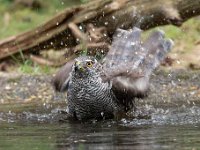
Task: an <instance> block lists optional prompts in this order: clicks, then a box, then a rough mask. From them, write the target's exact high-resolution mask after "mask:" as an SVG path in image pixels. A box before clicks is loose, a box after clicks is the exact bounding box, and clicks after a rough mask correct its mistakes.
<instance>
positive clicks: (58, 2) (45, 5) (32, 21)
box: [0, 0, 80, 39]
mask: <svg viewBox="0 0 200 150" xmlns="http://www.w3.org/2000/svg"><path fill="white" fill-rule="evenodd" d="M37 1H38V2H39V4H40V5H41V7H39V8H37V7H36V8H32V7H27V6H24V4H22V3H16V2H15V1H14V0H0V4H1V5H0V14H1V17H0V24H1V28H0V39H3V38H5V37H8V36H12V35H16V34H18V33H21V32H24V31H27V30H29V29H32V28H34V27H36V26H38V25H41V24H42V23H44V22H45V21H47V20H48V19H50V18H51V17H52V16H54V15H55V14H57V13H58V12H60V11H61V10H63V9H65V8H66V7H70V6H72V5H75V4H79V3H80V1H79V0H48V1H43V0H37Z"/></svg>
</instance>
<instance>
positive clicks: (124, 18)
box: [0, 0, 200, 59]
mask: <svg viewBox="0 0 200 150" xmlns="http://www.w3.org/2000/svg"><path fill="white" fill-rule="evenodd" d="M199 14H200V0H168V1H163V0H148V1H146V0H96V1H91V2H89V3H87V4H85V5H80V6H76V7H73V8H67V9H66V10H64V11H63V12H61V13H59V14H57V15H56V16H54V17H53V18H52V19H51V20H49V21H47V22H46V23H44V24H43V25H40V26H38V27H37V28H35V29H33V30H30V31H28V32H25V33H22V34H19V35H16V36H12V37H9V38H7V39H5V40H1V41H0V59H3V58H6V57H8V56H10V55H13V54H16V53H18V52H28V53H32V52H37V51H38V50H43V49H63V48H67V49H69V51H70V48H71V47H76V46H77V45H80V44H81V43H83V44H85V46H86V47H87V45H88V43H89V42H90V39H92V38H91V36H88V35H87V33H86V32H89V31H87V27H88V25H91V24H92V25H93V26H94V27H95V28H102V27H103V28H105V30H106V33H107V34H106V35H105V36H108V37H111V36H112V34H113V33H114V31H115V30H116V28H118V27H120V28H123V29H128V28H131V27H132V26H139V27H140V28H142V29H149V28H152V27H155V26H158V25H166V24H173V25H176V26H180V25H181V24H182V23H183V22H184V21H186V20H188V19H189V18H191V17H194V16H197V15H199ZM93 37H95V36H93ZM100 42H102V41H100ZM90 43H91V42H90ZM95 43H97V42H95ZM74 52H75V51H73V49H72V52H68V54H69V55H68V57H70V55H73V54H74Z"/></svg>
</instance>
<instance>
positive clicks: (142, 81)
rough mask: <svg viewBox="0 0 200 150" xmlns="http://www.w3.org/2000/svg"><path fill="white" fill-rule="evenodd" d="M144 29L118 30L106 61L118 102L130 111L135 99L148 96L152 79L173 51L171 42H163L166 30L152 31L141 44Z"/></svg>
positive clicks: (105, 69)
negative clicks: (152, 75)
mask: <svg viewBox="0 0 200 150" xmlns="http://www.w3.org/2000/svg"><path fill="white" fill-rule="evenodd" d="M140 33H141V30H140V29H138V28H136V27H134V28H133V30H132V31H124V30H121V29H120V30H118V31H117V34H115V36H114V38H113V39H114V41H113V44H112V46H111V50H110V51H109V53H108V55H107V56H106V57H105V60H104V65H103V66H104V72H105V74H106V75H105V76H107V77H106V80H111V81H112V89H113V92H114V94H115V95H116V97H117V99H118V100H119V103H120V104H122V105H123V106H124V109H125V110H126V111H127V110H129V109H131V108H132V107H133V101H132V100H133V99H134V97H143V96H145V95H146V94H147V91H148V87H149V77H150V75H151V73H152V71H153V70H154V69H155V68H156V67H157V66H158V65H159V64H160V62H161V61H162V60H163V59H164V57H165V55H166V54H167V53H168V51H169V50H170V49H171V45H172V42H171V40H169V39H167V40H165V39H164V32H163V31H155V32H153V33H152V34H151V35H150V36H149V38H148V39H147V40H146V41H145V42H144V43H142V42H141V38H140Z"/></svg>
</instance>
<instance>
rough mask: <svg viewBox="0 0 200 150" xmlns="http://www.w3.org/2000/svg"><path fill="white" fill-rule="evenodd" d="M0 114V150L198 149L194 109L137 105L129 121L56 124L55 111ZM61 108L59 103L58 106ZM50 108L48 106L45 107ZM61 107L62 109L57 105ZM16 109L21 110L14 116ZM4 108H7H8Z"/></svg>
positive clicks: (199, 116) (198, 111)
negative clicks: (137, 107) (138, 106)
mask: <svg viewBox="0 0 200 150" xmlns="http://www.w3.org/2000/svg"><path fill="white" fill-rule="evenodd" d="M27 105H28V106H29V107H28V106H26V107H25V106H23V105H22V106H18V107H17V109H16V108H15V110H16V111H15V112H12V111H6V110H4V111H3V112H1V113H0V149H10V150H13V149H20V150H23V149H39V150H40V149H41V150H45V149H48V150H49V149H80V150H82V149H83V150H84V149H91V150H93V149H183V148H184V149H198V148H199V147H200V138H199V137H200V107H198V106H197V105H195V106H194V105H191V106H189V105H188V106H185V105H181V106H179V107H174V106H173V107H166V106H165V107H163V106H161V107H159V106H157V107H156V108H155V107H153V105H143V106H142V107H140V108H139V109H138V111H137V112H136V113H133V114H132V115H133V116H134V117H133V118H129V119H121V120H118V121H116V120H106V121H99V122H96V121H88V122H84V123H81V122H75V121H70V120H65V121H64V122H60V121H59V119H58V118H59V114H60V113H58V112H59V111H58V109H57V108H58V106H56V107H55V108H53V107H47V106H44V105H39V104H38V106H37V109H35V104H27ZM63 105H65V104H63ZM51 106H52V105H51ZM60 106H62V104H60ZM20 107H21V109H22V110H23V111H20ZM8 108H9V107H8Z"/></svg>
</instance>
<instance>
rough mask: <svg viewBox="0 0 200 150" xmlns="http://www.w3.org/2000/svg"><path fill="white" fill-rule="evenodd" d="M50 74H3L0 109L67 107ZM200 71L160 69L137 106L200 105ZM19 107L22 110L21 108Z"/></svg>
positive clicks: (32, 109)
mask: <svg viewBox="0 0 200 150" xmlns="http://www.w3.org/2000/svg"><path fill="white" fill-rule="evenodd" d="M51 77H52V76H51V75H20V74H15V75H13V74H5V73H1V74H0V84H1V86H0V112H3V111H8V110H12V111H21V109H24V110H26V109H28V110H29V111H33V112H36V111H38V109H40V111H41V109H43V108H45V109H51V108H52V107H59V108H60V107H61V108H62V107H65V104H66V102H65V100H66V98H65V97H66V96H65V93H55V92H54V89H53V88H52V86H51ZM199 100H200V71H195V72H194V71H187V70H174V71H163V70H159V71H156V73H155V74H154V75H153V76H152V79H151V86H150V91H149V96H148V97H147V98H145V99H144V100H137V103H136V104H137V105H138V106H140V105H144V103H145V104H146V103H147V104H150V105H151V104H152V105H154V106H156V105H159V107H160V106H163V107H165V106H169V105H170V106H178V105H179V104H180V105H182V104H184V105H186V106H187V105H198V103H199ZM18 107H20V110H18Z"/></svg>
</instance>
